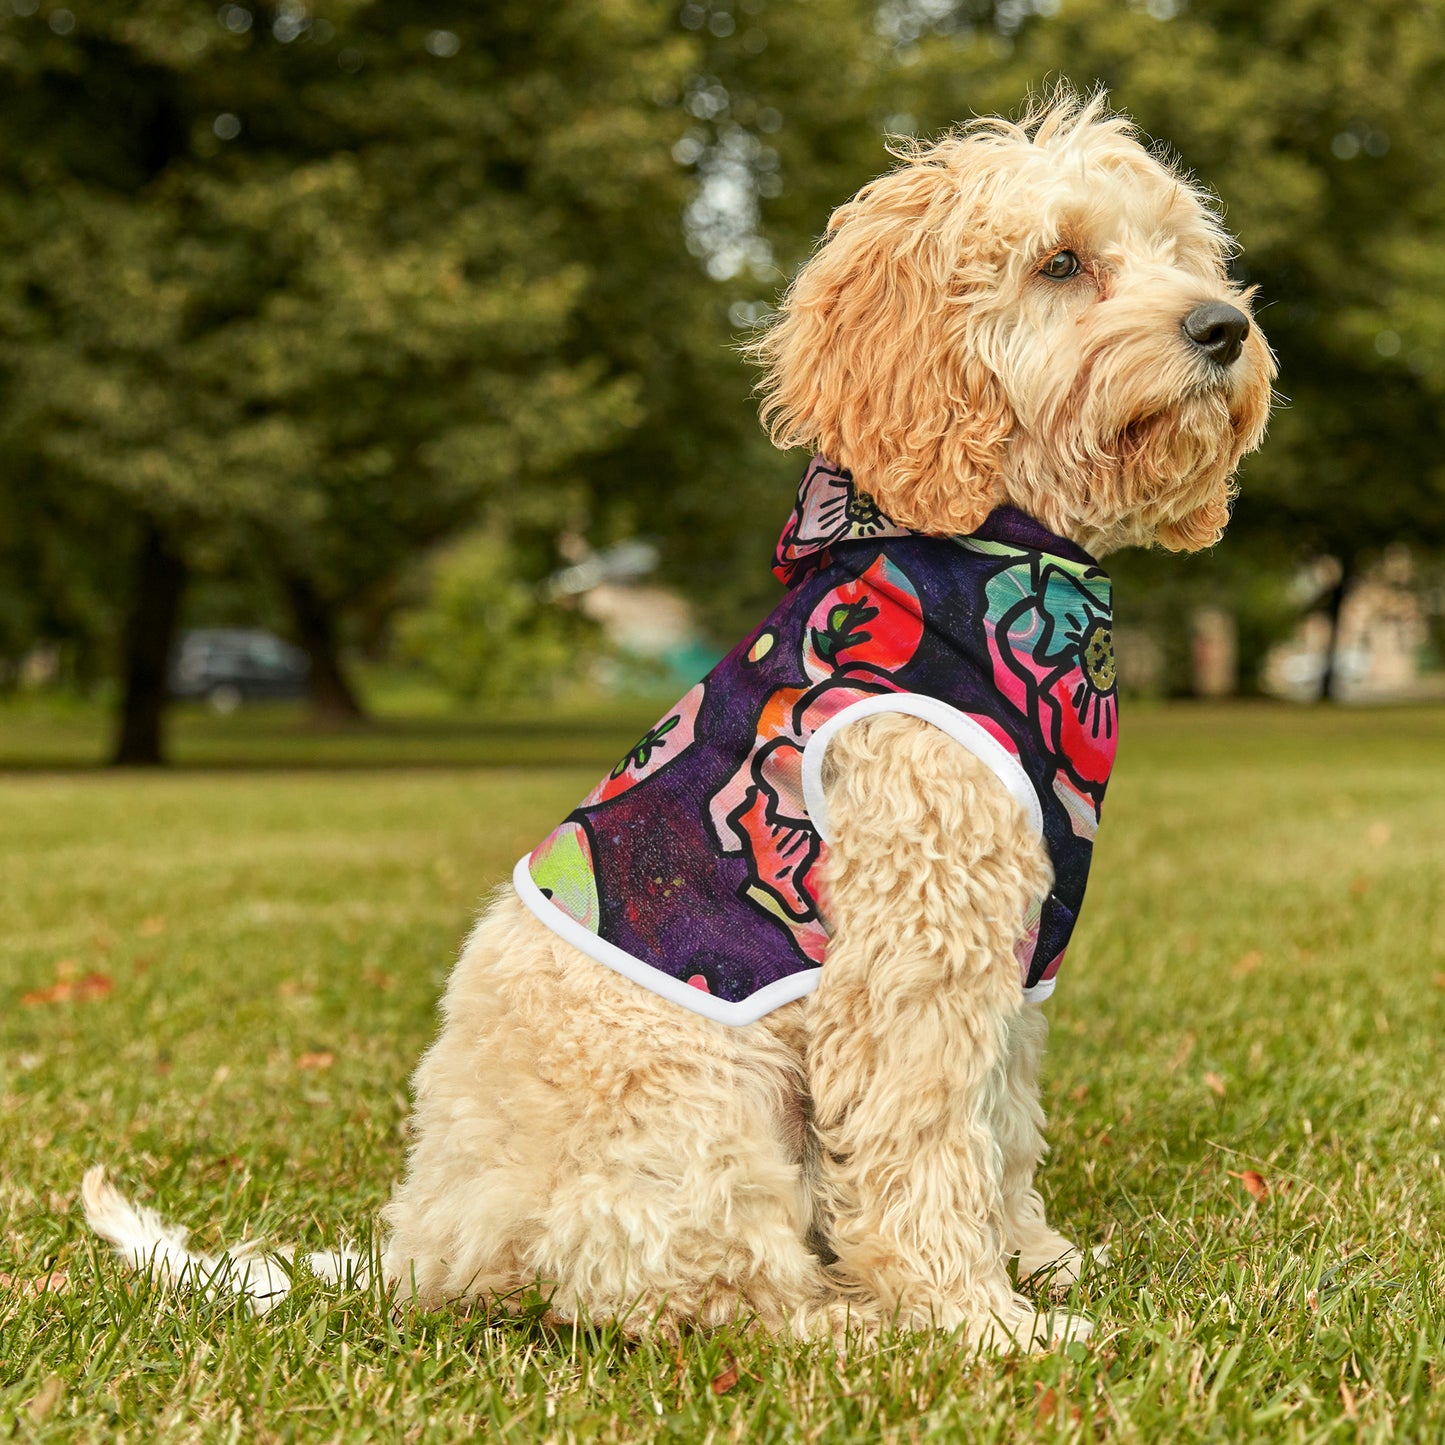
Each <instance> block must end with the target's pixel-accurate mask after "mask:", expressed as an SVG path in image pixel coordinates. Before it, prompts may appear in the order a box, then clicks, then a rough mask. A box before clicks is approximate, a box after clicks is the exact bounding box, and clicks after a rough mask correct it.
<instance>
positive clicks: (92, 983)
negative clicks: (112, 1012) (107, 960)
mask: <svg viewBox="0 0 1445 1445" xmlns="http://www.w3.org/2000/svg"><path fill="white" fill-rule="evenodd" d="M114 987H115V985H114V983H112V982H111V979H110V976H109V975H108V974H104V973H88V974H86V975H85V977H84V978H62V979H57V980H56V982H54V983H52V984H51V985H50V986H49V987H48V988H36V989H32V990H31V991H30V992H29V993H25V994H21V995H20V1002H21V1005H22V1006H23V1007H25V1008H35V1007H36V1006H37V1005H39V1004H47V1003H70V1002H72V1001H74V1002H76V1003H90V1002H92V1001H93V1000H95V999H98V998H105V997H106V995H107V994H109V993H110V991H111V990H112V989H113V988H114Z"/></svg>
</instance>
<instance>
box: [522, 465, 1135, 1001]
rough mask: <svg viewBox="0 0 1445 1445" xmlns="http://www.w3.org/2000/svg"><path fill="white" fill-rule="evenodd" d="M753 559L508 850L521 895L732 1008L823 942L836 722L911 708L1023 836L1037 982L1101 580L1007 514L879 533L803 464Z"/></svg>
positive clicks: (1045, 975)
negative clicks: (829, 765) (994, 784)
mask: <svg viewBox="0 0 1445 1445" xmlns="http://www.w3.org/2000/svg"><path fill="white" fill-rule="evenodd" d="M774 571H775V572H776V573H777V575H778V577H779V578H780V580H782V581H783V582H784V583H785V584H786V585H787V588H788V591H787V593H786V595H785V596H784V597H783V599H782V601H781V602H780V603H779V604H778V606H777V607H776V608H775V609H774V610H773V611H772V612H771V613H770V614H769V615H768V616H767V617H766V618H765V619H764V620H763V622H762V623H761V624H760V625H759V626H758V627H757V628H755V629H754V630H753V632H752V633H751V634H749V636H747V637H746V638H744V639H743V641H742V642H740V643H739V644H738V645H737V646H736V647H735V648H734V649H733V650H732V651H731V652H730V653H729V654H728V655H727V656H726V657H725V658H723V660H722V661H721V662H720V663H718V665H717V666H716V667H715V668H714V669H713V670H712V672H710V673H709V674H708V676H707V677H706V678H704V679H703V681H702V682H700V683H698V684H697V686H695V687H694V688H692V689H691V690H690V691H689V692H688V693H687V694H686V695H685V696H684V697H683V698H682V699H681V700H680V701H679V702H678V703H677V705H676V706H675V707H673V708H671V709H669V711H668V712H667V713H666V714H664V716H663V717H662V718H661V719H660V720H659V721H658V723H657V725H656V726H655V727H653V728H652V729H651V730H650V731H649V732H648V733H647V734H646V735H645V736H644V737H642V738H641V739H639V741H638V742H637V744H636V746H634V747H633V748H632V749H631V751H630V752H629V753H628V754H627V755H626V757H624V758H622V759H621V760H620V761H619V762H618V764H617V766H616V767H614V768H613V769H612V770H611V772H610V773H608V775H607V776H606V777H604V778H603V779H602V780H601V781H600V782H599V783H598V784H597V786H596V787H595V788H594V789H593V790H592V791H591V792H590V793H589V794H588V795H587V797H586V798H584V799H583V800H582V802H581V803H580V804H579V805H578V806H577V808H575V809H574V810H573V811H572V813H571V814H569V815H568V817H567V818H566V819H565V820H564V821H563V822H562V823H561V824H559V825H558V827H557V828H555V829H554V830H553V831H552V832H551V833H550V834H549V835H548V836H547V838H546V839H544V840H543V841H542V842H541V843H540V844H539V845H538V846H537V847H536V848H535V849H533V850H532V852H531V853H530V854H529V855H528V856H527V857H526V858H523V859H522V860H521V861H520V862H519V864H518V865H517V869H516V873H515V875H514V878H515V882H516V886H517V889H518V892H519V893H520V894H521V896H522V897H523V899H524V900H525V901H526V902H527V903H528V905H529V906H530V907H531V908H532V909H533V911H534V912H536V913H537V915H538V916H539V917H540V918H542V919H543V921H544V922H546V923H548V925H549V926H551V927H553V928H554V929H556V930H557V931H558V932H559V933H561V934H562V935H563V936H564V937H566V938H568V939H569V940H570V941H571V942H573V943H575V944H576V945H577V946H578V947H580V948H582V949H584V950H585V951H586V952H588V953H590V954H591V955H592V956H593V957H595V958H597V959H599V960H600V961H601V962H603V963H606V964H608V965H609V966H611V967H613V968H616V969H618V970H619V971H620V972H622V973H625V974H627V975H628V976H629V977H632V978H634V979H636V980H637V981H638V982H640V983H643V984H644V985H646V986H647V987H649V988H652V989H654V990H655V991H657V992H659V993H662V994H664V995H666V996H667V997H670V998H673V999H675V1000H676V1001H677V1002H678V1003H681V1004H683V1005H685V1006H686V1007H689V1008H693V1009H696V1010H697V1011H698V1012H700V1013H704V1014H707V1015H708V1016H710V1017H713V1018H717V1019H721V1020H723V1021H725V1022H731V1023H746V1022H750V1021H751V1020H752V1019H754V1018H757V1017H760V1016H761V1015H762V1014H763V1013H766V1012H768V1011H769V1010H770V1009H772V1008H776V1007H778V1006H780V1005H781V1004H782V1003H785V1002H787V1001H789V1000H790V999H793V998H798V997H801V996H802V995H803V994H805V993H807V992H809V991H810V990H811V989H812V988H813V987H815V986H816V983H817V975H818V969H819V968H820V966H821V965H822V964H823V962H824V959H825V958H826V955H827V949H828V926H827V921H826V907H825V906H824V905H825V901H824V900H822V899H820V897H819V878H820V875H821V871H822V869H821V865H822V862H823V860H824V858H825V857H826V848H827V844H826V841H825V834H826V831H827V830H826V826H820V824H822V821H823V820H822V819H821V818H820V817H819V816H818V815H819V814H820V812H821V810H822V800H821V793H820V791H819V785H818V782H817V779H818V775H819V771H820V768H821V755H822V751H823V749H824V748H825V747H826V742H827V740H828V738H829V737H830V736H831V734H832V732H833V731H835V730H836V727H837V726H839V725H841V723H840V722H835V720H838V719H842V720H843V721H846V720H847V718H849V717H852V716H854V715H861V714H862V713H864V712H867V711H874V710H880V709H882V710H891V711H903V712H913V713H915V714H916V715H919V716H924V717H927V718H928V719H929V720H930V721H933V722H936V723H937V724H938V725H939V726H940V727H942V728H944V729H945V731H947V732H949V733H950V734H951V735H952V736H954V737H957V738H958V739H959V740H960V741H961V742H963V743H964V745H965V746H968V747H971V748H972V749H973V750H974V751H975V752H977V753H978V755H979V756H980V757H981V758H982V759H983V760H984V761H985V762H987V763H989V765H990V766H992V767H994V769H995V771H996V772H998V773H999V775H1000V777H1001V778H1002V779H1003V781H1004V782H1005V784H1006V785H1007V786H1009V787H1010V790H1011V791H1012V792H1013V793H1014V795H1015V796H1016V797H1017V798H1019V800H1020V802H1021V803H1022V804H1024V806H1025V808H1026V811H1028V812H1029V814H1030V816H1032V818H1033V819H1034V821H1035V823H1036V824H1037V825H1038V826H1039V828H1040V830H1041V832H1042V834H1043V837H1044V839H1045V842H1046V843H1047V845H1048V848H1049V852H1050V856H1051V858H1052V860H1053V865H1054V872H1055V883H1054V888H1053V891H1052V892H1051V893H1050V895H1049V896H1048V897H1047V898H1046V899H1043V900H1041V901H1040V905H1039V907H1038V908H1037V909H1036V910H1035V912H1034V913H1033V914H1032V915H1031V916H1030V917H1029V918H1028V919H1024V920H1020V926H1021V931H1022V935H1023V936H1022V939H1021V942H1020V944H1019V947H1018V958H1019V967H1020V980H1021V983H1022V985H1023V987H1024V988H1025V990H1026V991H1028V992H1029V993H1030V994H1031V995H1032V996H1034V997H1043V996H1045V995H1046V994H1047V993H1048V992H1049V991H1050V990H1051V989H1052V986H1053V979H1054V977H1055V975H1056V973H1057V971H1058V967H1059V964H1060V962H1061V960H1062V958H1063V954H1064V950H1065V948H1066V947H1067V944H1068V940H1069V935H1070V933H1071V932H1072V929H1073V925H1074V920H1075V918H1076V917H1077V915H1078V911H1079V906H1080V904H1081V903H1082V901H1083V896H1084V887H1085V883H1086V881H1087V878H1088V870H1089V859H1090V854H1091V852H1092V844H1093V838H1094V832H1095V829H1096V827H1097V825H1098V818H1099V809H1100V807H1101V805H1102V802H1103V797H1104V788H1105V784H1106V783H1107V781H1108V778H1109V771H1110V768H1111V766H1112V764H1113V759H1114V750H1115V744H1116V741H1117V735H1118V705H1117V694H1116V691H1115V686H1114V681H1115V679H1114V653H1113V643H1112V612H1111V596H1110V586H1109V579H1108V577H1107V575H1106V574H1105V573H1104V572H1103V571H1102V569H1101V568H1100V567H1099V566H1098V565H1097V563H1095V562H1094V560H1093V558H1091V557H1090V556H1089V555H1088V554H1087V553H1086V552H1084V551H1083V550H1082V549H1081V548H1079V547H1077V546H1075V545H1074V544H1073V543H1071V542H1068V541H1066V540H1065V539H1063V538H1061V537H1056V536H1053V535H1052V534H1051V533H1049V532H1048V531H1047V530H1046V529H1045V528H1043V527H1042V526H1040V524H1039V523H1038V522H1036V521H1034V520H1033V519H1032V518H1030V517H1028V516H1025V515H1024V514H1023V513H1021V512H1018V511H1016V510H1014V509H1013V508H1009V507H1001V508H999V509H998V510H996V511H995V512H994V513H993V514H992V515H991V516H990V517H989V518H988V519H987V521H986V522H985V523H984V525H983V526H981V527H980V528H979V529H978V530H977V531H976V532H974V533H973V534H972V535H970V536H967V537H929V536H924V535H922V534H920V533H916V532H911V531H909V530H907V529H906V528H903V527H899V526H896V525H895V524H894V523H892V522H890V521H889V520H888V518H887V517H885V516H883V514H882V513H881V512H879V511H878V509H877V507H876V506H874V504H873V503H872V501H871V500H870V499H869V498H868V497H866V496H864V495H862V494H860V493H859V492H858V491H857V490H856V489H855V488H854V486H853V483H852V479H851V477H850V476H849V474H848V473H847V472H845V471H841V470H839V469H837V468H835V467H832V466H830V465H829V464H828V463H827V462H826V461H825V460H824V459H823V458H821V457H816V458H814V460H813V461H812V463H811V464H810V465H809V467H808V470H807V472H806V474H805V475H804V477H803V481H802V485H801V486H800V488H799V492H798V501H797V505H796V506H795V508H794V510H793V513H792V515H791V516H790V517H789V519H788V522H787V525H786V526H785V527H784V529H783V533H782V536H781V538H780V540H779V542H778V548H777V556H776V559H775V566H774ZM830 723H831V724H833V726H832V727H830V726H829V725H830ZM820 730H825V731H823V732H822V736H821V737H820V736H819V735H820ZM814 739H817V740H818V744H819V745H815V746H813V747H812V748H811V750H810V744H813V742H814Z"/></svg>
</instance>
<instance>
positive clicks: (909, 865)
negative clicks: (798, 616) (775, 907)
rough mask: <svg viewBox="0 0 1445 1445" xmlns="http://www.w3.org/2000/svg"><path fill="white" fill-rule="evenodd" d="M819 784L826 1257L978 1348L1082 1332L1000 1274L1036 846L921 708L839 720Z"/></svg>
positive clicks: (910, 1316)
mask: <svg viewBox="0 0 1445 1445" xmlns="http://www.w3.org/2000/svg"><path fill="white" fill-rule="evenodd" d="M824 779H825V786H826V787H827V790H828V805H829V814H830V817H831V819H832V825H833V832H834V834H835V836H834V839H833V841H832V843H831V845H830V859H829V872H828V875H827V892H826V896H827V899H828V906H829V912H830V916H831V921H832V924H833V928H834V935H833V939H832V943H831V945H830V948H829V952H828V962H827V965H826V966H825V967H824V969H823V971H822V976H821V979H820V982H819V986H818V989H817V992H816V993H815V994H814V995H813V996H812V998H811V999H810V1001H809V1016H808V1017H809V1028H810V1037H809V1045H808V1082H809V1086H810V1088H811V1090H812V1095H813V1104H814V1121H815V1128H816V1131H817V1137H818V1143H819V1146H820V1154H819V1166H818V1167H819V1174H820V1179H819V1193H820V1202H821V1206H822V1214H823V1219H824V1223H825V1229H826V1233H827V1238H828V1242H829V1244H830V1246H831V1248H832V1250H833V1252H834V1253H835V1254H836V1255H837V1264H836V1265H835V1266H834V1268H835V1269H836V1270H838V1271H839V1272H840V1274H841V1275H842V1276H843V1277H844V1278H845V1279H846V1280H848V1281H850V1282H851V1283H853V1284H854V1285H856V1286H857V1287H858V1288H859V1289H861V1290H862V1291H863V1292H864V1293H865V1294H867V1295H869V1296H871V1297H872V1298H873V1299H874V1300H875V1301H876V1303H877V1305H878V1306H879V1307H880V1308H881V1309H883V1310H884V1311H885V1312H887V1311H890V1310H891V1311H894V1312H896V1316H897V1318H898V1320H899V1322H900V1323H901V1324H905V1325H913V1326H919V1327H926V1326H928V1325H929V1324H937V1325H942V1326H944V1327H949V1328H951V1327H954V1326H957V1325H966V1326H967V1328H968V1332H969V1338H970V1340H972V1341H976V1342H978V1343H980V1344H984V1345H988V1346H1003V1347H1006V1346H1008V1345H1010V1344H1018V1345H1023V1346H1040V1345H1046V1344H1047V1343H1048V1342H1049V1341H1050V1339H1052V1338H1056V1337H1063V1338H1079V1337H1082V1336H1083V1335H1084V1334H1086V1333H1087V1331H1088V1323H1087V1321H1084V1320H1080V1319H1076V1318H1072V1317H1068V1316H1060V1317H1049V1316H1044V1317H1040V1316H1039V1315H1038V1313H1037V1311H1036V1308H1035V1306H1034V1305H1033V1304H1032V1303H1031V1302H1030V1301H1028V1300H1027V1299H1024V1298H1023V1297H1021V1296H1019V1295H1017V1294H1015V1292H1014V1290H1013V1288H1012V1286H1011V1285H1010V1282H1009V1278H1008V1273H1007V1269H1006V1260H1007V1255H1008V1244H1007V1214H1006V1209H1005V1203H1004V1178H1005V1166H1004V1157H1003V1150H1002V1149H1001V1147H1000V1139H999V1137H998V1113H999V1108H1000V1104H1001V1102H1002V1091H1003V1082H1004V1079H1005V1077H1006V1072H1007V1070H1006V1065H1007V1059H1008V1052H1009V1040H1010V1034H1011V1031H1012V1029H1013V1027H1014V1024H1015V1020H1016V1019H1017V1017H1018V1015H1019V1012H1020V1009H1021V1008H1022V1007H1023V1001H1022V994H1021V991H1020V988H1019V978H1018V965H1017V963H1016V961H1015V959H1014V954H1013V947H1014V943H1015V941H1016V938H1017V935H1018V934H1019V932H1020V931H1021V928H1022V922H1023V919H1024V918H1025V916H1026V914H1027V912H1028V907H1029V904H1030V903H1031V902H1032V901H1033V900H1034V899H1036V898H1037V897H1039V896H1040V895H1041V894H1042V893H1043V892H1044V891H1045V889H1046V887H1047V885H1048V882H1049V873H1048V864H1047V860H1046V856H1045V853H1044V850H1043V846H1042V844H1041V842H1040V840H1039V839H1038V837H1037V835H1036V834H1034V833H1033V832H1032V831H1031V830H1030V828H1029V825H1028V823H1027V822H1026V820H1025V817H1024V814H1023V810H1022V809H1021V808H1020V807H1019V806H1018V804H1017V803H1015V802H1014V800H1013V799H1012V798H1011V797H1010V796H1009V794H1008V793H1007V791H1006V790H1005V789H1004V787H1003V785H1002V784H1001V783H1000V782H999V781H998V779H997V778H996V776H995V775H994V774H993V773H992V772H991V771H989V770H988V769H987V768H986V767H985V766H984V765H983V764H982V763H980V762H979V761H978V760H977V759H976V758H975V757H974V756H973V754H971V753H969V752H967V751H966V750H965V749H963V748H962V747H960V746H959V745H958V744H957V743H955V742H954V741H952V740H951V739H950V738H948V737H947V736H946V735H945V734H944V733H942V732H941V731H939V730H938V729H936V728H933V727H932V726H930V725H929V724H927V723H924V722H921V721H919V720H918V719H915V718H911V717H900V716H897V715H893V716H876V717H871V718H867V719H865V720H863V721H860V722H858V723H855V724H853V725H852V726H851V727H848V728H845V729H844V730H843V731H842V732H841V733H840V734H839V735H838V737H837V739H836V740H835V741H834V742H833V745H832V749H831V752H830V754H829V759H828V763H827V766H825V770H824Z"/></svg>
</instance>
